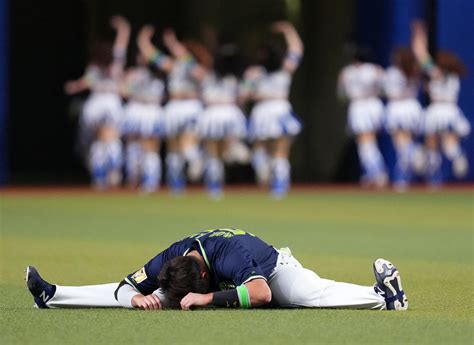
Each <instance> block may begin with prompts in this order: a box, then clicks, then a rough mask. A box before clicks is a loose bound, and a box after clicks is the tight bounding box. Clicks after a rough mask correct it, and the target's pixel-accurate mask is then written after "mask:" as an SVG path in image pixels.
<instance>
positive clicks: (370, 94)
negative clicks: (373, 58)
mask: <svg viewBox="0 0 474 345" xmlns="http://www.w3.org/2000/svg"><path fill="white" fill-rule="evenodd" d="M366 61H367V57H366V54H365V52H364V50H363V49H362V48H357V49H356V51H355V53H354V57H353V62H352V63H351V64H350V65H348V66H346V67H345V68H344V69H343V70H342V71H341V73H340V74H339V79H338V93H339V96H341V97H347V98H348V99H349V100H350V103H349V111H348V112H349V116H348V128H349V130H350V132H351V133H352V134H353V135H354V136H355V138H356V143H357V152H358V155H359V160H360V163H361V165H362V168H363V175H362V178H361V182H362V183H363V184H364V185H368V186H376V187H383V186H385V185H386V183H387V174H386V172H385V163H384V161H383V157H382V154H381V153H380V150H379V148H378V146H377V132H378V131H379V130H380V128H381V127H382V124H383V111H384V109H383V103H382V101H381V100H380V99H379V98H378V95H379V94H380V92H381V86H382V80H383V75H384V72H383V69H382V68H381V67H380V66H377V65H375V64H372V63H368V62H366Z"/></svg>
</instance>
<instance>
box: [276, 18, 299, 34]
mask: <svg viewBox="0 0 474 345" xmlns="http://www.w3.org/2000/svg"><path fill="white" fill-rule="evenodd" d="M294 29H295V28H294V27H293V24H291V23H290V22H288V21H284V20H282V21H279V22H275V23H273V24H272V26H271V30H272V31H273V32H290V31H293V30H294Z"/></svg>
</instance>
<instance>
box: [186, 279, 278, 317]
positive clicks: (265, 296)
mask: <svg viewBox="0 0 474 345" xmlns="http://www.w3.org/2000/svg"><path fill="white" fill-rule="evenodd" d="M271 300H272V292H271V290H270V287H269V286H268V284H267V282H266V280H265V279H260V278H258V279H253V280H251V281H249V282H247V283H245V284H243V285H240V286H238V287H237V288H236V289H231V290H225V291H218V292H214V293H208V294H199V293H193V292H191V293H189V294H187V295H186V296H185V297H184V298H183V299H182V300H181V308H182V309H184V310H189V309H190V308H191V307H193V306H196V307H204V306H207V305H211V304H212V305H214V306H216V307H224V308H238V307H240V308H244V309H247V308H251V307H258V306H261V305H264V304H267V303H270V301H271Z"/></svg>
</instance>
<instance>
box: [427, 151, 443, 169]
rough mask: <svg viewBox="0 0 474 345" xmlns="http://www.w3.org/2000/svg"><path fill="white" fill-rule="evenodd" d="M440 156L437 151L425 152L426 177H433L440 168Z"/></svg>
mask: <svg viewBox="0 0 474 345" xmlns="http://www.w3.org/2000/svg"><path fill="white" fill-rule="evenodd" d="M442 162H443V161H442V158H441V154H440V153H439V152H438V151H437V150H431V149H428V150H427V162H426V165H427V166H426V170H427V173H428V175H434V174H436V173H437V172H438V170H439V169H440V168H441V163H442Z"/></svg>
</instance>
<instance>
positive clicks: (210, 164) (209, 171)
mask: <svg viewBox="0 0 474 345" xmlns="http://www.w3.org/2000/svg"><path fill="white" fill-rule="evenodd" d="M205 177H206V183H207V184H208V185H209V186H211V185H212V186H217V185H219V184H222V182H223V181H224V164H223V163H222V161H221V160H220V159H218V158H216V157H209V158H208V159H207V160H206V173H205Z"/></svg>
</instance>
